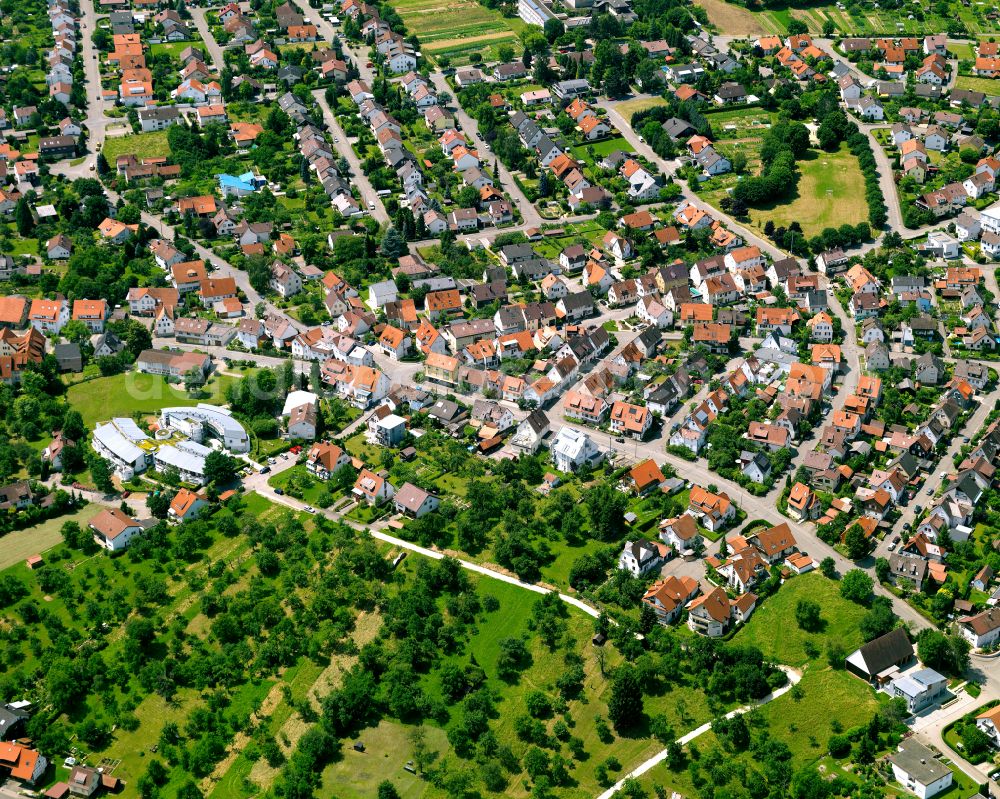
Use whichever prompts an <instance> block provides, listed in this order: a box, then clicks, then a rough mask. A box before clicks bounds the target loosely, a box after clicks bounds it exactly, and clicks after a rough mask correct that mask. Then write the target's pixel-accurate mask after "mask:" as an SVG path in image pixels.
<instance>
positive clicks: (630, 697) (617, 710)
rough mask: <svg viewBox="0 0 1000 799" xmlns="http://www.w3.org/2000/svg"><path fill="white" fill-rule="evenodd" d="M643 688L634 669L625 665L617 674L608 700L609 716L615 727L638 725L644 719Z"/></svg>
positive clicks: (623, 727) (622, 727)
mask: <svg viewBox="0 0 1000 799" xmlns="http://www.w3.org/2000/svg"><path fill="white" fill-rule="evenodd" d="M642 707H643V705H642V690H641V689H640V687H639V679H638V678H637V677H636V676H635V671H634V669H632V668H630V667H629V666H624V667H622V668H620V669H619V670H618V672H617V673H616V674H615V679H614V682H613V683H612V684H611V699H610V700H609V701H608V717H609V718H610V719H611V721H612V723H613V724H614V725H615V729H618V730H622V729H628V728H630V727H634V726H636V725H637V724H638V723H639V722H640V721H641V720H642Z"/></svg>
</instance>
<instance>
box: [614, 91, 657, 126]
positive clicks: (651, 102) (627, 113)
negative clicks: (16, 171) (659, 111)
mask: <svg viewBox="0 0 1000 799" xmlns="http://www.w3.org/2000/svg"><path fill="white" fill-rule="evenodd" d="M666 104H667V101H666V100H664V99H663V98H662V97H639V98H636V99H635V100H626V101H625V102H623V103H619V104H618V105H617V106H615V110H616V111H617V112H618V113H619V114H621V115H622V116H623V117H625V119H627V120H628V121H629V122H631V121H632V116H633V115H634V114H638V113H639V112H640V111H645V110H646V109H648V108H656V107H657V106H659V105H666Z"/></svg>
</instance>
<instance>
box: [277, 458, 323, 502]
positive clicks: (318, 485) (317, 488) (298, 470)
mask: <svg viewBox="0 0 1000 799" xmlns="http://www.w3.org/2000/svg"><path fill="white" fill-rule="evenodd" d="M289 481H292V482H293V483H294V484H295V485H296V486H297V490H289V487H288V483H289ZM267 484H268V485H269V486H271V487H272V488H280V489H281V490H282V491H284V492H285V493H287V494H288V495H289V496H293V497H296V498H298V499H301V500H302V501H303V502H308V503H309V504H310V505H316V503H317V502H318V501H319V499H320V497H322V496H323V495H325V494H326V493H327V491H328V488H329V484H328V483H326V482H324V481H323V480H320V479H319V478H317V477H314V476H313V475H311V474H309V472H308V471H307V470H306V467H305V466H304V465H302V464H299V465H296V466H293V467H292V468H291V469H286V470H285V471H283V472H281V473H279V474H276V475H274V476H273V477H271V479H269V480H268V481H267Z"/></svg>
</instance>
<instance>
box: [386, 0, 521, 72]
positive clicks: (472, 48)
mask: <svg viewBox="0 0 1000 799" xmlns="http://www.w3.org/2000/svg"><path fill="white" fill-rule="evenodd" d="M393 7H394V8H395V9H396V11H398V12H399V15H400V16H401V17H402V18H403V22H404V23H406V28H407V30H408V31H409V32H410V33H412V34H414V35H415V36H419V37H420V44H421V50H422V51H423V52H424V53H425V54H426V55H429V56H430V57H432V58H433V57H440V56H448V58H450V59H451V60H452V64H453V65H456V64H462V63H467V62H468V60H469V56H470V55H472V54H473V53H480V54H482V56H483V57H484V59H486V60H487V61H489V60H491V59H494V58H496V55H495V52H496V48H497V47H499V46H500V45H501V44H509V45H511V46H513V47H514V48H515V51H517V52H519V51H520V46H519V40H518V38H517V36H518V33H519V32H520V31H521V30H522V29H523V27H524V23H523V22H522V21H521V20H520V19H518V18H516V17H513V18H508V17H503V16H501V15H500V13H499V12H498V11H493V10H491V9H488V8H486V7H485V6H483V5H482V4H480V3H478V2H476V0H455V2H449V3H445V4H442V2H441V0H397V2H394V3H393Z"/></svg>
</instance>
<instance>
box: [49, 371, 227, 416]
mask: <svg viewBox="0 0 1000 799" xmlns="http://www.w3.org/2000/svg"><path fill="white" fill-rule="evenodd" d="M235 381H236V378H233V377H229V376H228V375H220V374H216V375H213V376H212V377H210V378H209V380H208V382H207V383H206V384H205V385H204V386H203V388H202V391H201V392H199V393H198V394H197V395H195V394H189V393H188V392H187V391H185V390H184V386H183V385H182V384H177V383H168V382H167V381H166V379H165V378H163V377H161V376H159V375H149V374H142V373H140V372H126V373H124V374H120V375H114V376H112V377H99V378H97V379H95V380H88V381H85V382H82V383H77V384H75V385H73V386H71V387H70V388H69V391H68V392H67V397H66V398H67V400H68V402H69V404H70V405H72V406H73V407H74V408H75V409H76V410H78V411H79V412H80V414H81V415H82V416H83V421H84V424H86V425H87V426H88V427H93V425H94V423H95V422H101V421H106V420H107V419H110V418H111V417H112V416H132V414H134V413H140V414H156V413H158V412H159V410H160V409H161V408H163V407H165V406H169V405H197V404H198V403H199V402H210V403H215V404H222V405H224V404H225V403H226V389H227V388H229V386H230V385H232V384H233V383H234V382H235Z"/></svg>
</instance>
